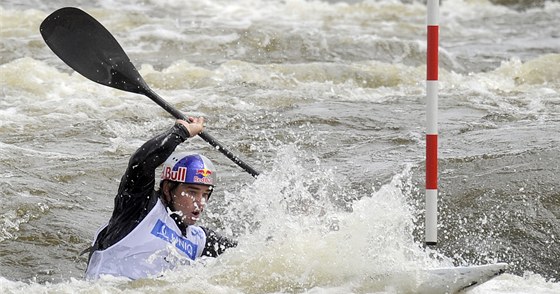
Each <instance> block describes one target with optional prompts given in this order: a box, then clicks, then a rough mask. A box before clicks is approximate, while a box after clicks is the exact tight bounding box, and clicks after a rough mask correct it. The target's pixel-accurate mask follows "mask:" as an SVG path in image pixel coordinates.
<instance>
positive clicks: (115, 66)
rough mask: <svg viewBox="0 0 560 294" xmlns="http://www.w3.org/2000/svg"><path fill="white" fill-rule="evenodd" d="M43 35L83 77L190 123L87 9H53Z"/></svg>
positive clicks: (235, 159)
mask: <svg viewBox="0 0 560 294" xmlns="http://www.w3.org/2000/svg"><path fill="white" fill-rule="evenodd" d="M41 35H42V36H43V39H44V40H45V42H46V43H47V45H48V46H49V48H51V50H52V51H53V52H54V53H55V54H56V55H57V56H58V57H60V59H62V61H64V62H65V63H66V64H67V65H69V66H70V67H71V68H73V69H74V70H75V71H77V72H79V73H80V74H81V75H83V76H84V77H86V78H88V79H90V80H92V81H94V82H97V83H100V84H102V85H105V86H109V87H113V88H117V89H120V90H124V91H127V92H133V93H138V94H143V95H145V96H147V97H148V98H150V99H152V100H153V101H154V102H155V103H157V104H158V105H159V106H161V107H162V108H163V109H165V110H166V111H167V112H169V113H170V114H171V115H173V116H174V117H175V118H177V119H182V120H185V121H189V122H190V120H189V119H188V117H186V116H185V115H183V114H182V113H181V112H180V111H179V110H177V109H176V108H174V107H173V106H172V105H170V104H169V103H167V101H165V100H163V99H162V98H161V97H160V96H159V95H158V94H156V93H155V92H154V91H153V90H152V89H150V87H149V86H148V84H146V82H145V81H144V79H143V78H142V76H140V73H139V72H138V70H136V68H135V67H134V65H133V64H132V62H130V59H129V58H128V56H127V55H126V53H125V52H124V50H123V49H122V47H121V46H120V45H119V43H118V42H117V40H116V39H115V38H114V37H113V35H111V33H110V32H109V31H108V30H107V29H106V28H105V27H103V25H102V24H100V23H99V22H98V21H97V20H95V19H94V18H93V17H92V16H90V15H89V14H87V13H85V12H84V11H82V10H80V9H78V8H74V7H65V8H61V9H59V10H57V11H55V12H53V13H52V14H51V15H49V16H48V17H47V18H45V20H44V21H43V22H42V23H41ZM198 135H199V136H200V137H201V138H202V139H204V140H205V141H206V142H208V143H210V145H212V146H214V147H215V148H216V149H218V150H219V151H220V152H222V153H223V154H224V155H225V156H227V157H228V158H229V159H231V160H232V161H233V162H235V163H236V164H237V165H239V166H240V167H241V168H243V169H244V170H245V171H247V172H248V173H249V174H251V175H252V176H253V177H257V176H258V175H259V172H257V171H256V170H255V169H253V168H252V167H251V166H249V165H248V164H246V163H245V162H243V161H242V160H241V159H239V157H237V156H235V155H234V154H233V153H232V152H231V151H229V150H228V149H227V148H225V147H224V146H223V145H222V144H220V143H219V142H218V141H216V139H214V138H213V137H212V136H210V135H209V134H207V133H206V132H202V133H200V134H198Z"/></svg>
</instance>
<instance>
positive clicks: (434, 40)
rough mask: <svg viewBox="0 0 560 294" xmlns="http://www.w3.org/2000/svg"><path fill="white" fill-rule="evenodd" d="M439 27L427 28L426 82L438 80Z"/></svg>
mask: <svg viewBox="0 0 560 294" xmlns="http://www.w3.org/2000/svg"><path fill="white" fill-rule="evenodd" d="M438 42H439V26H428V49H427V50H428V55H427V57H426V66H427V67H428V68H427V77H428V81H437V80H438V46H439V44H438Z"/></svg>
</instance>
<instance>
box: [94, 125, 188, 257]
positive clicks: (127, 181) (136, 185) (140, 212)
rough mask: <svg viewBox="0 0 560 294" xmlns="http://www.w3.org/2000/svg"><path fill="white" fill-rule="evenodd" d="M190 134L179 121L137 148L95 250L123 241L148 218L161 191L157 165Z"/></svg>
mask: <svg viewBox="0 0 560 294" xmlns="http://www.w3.org/2000/svg"><path fill="white" fill-rule="evenodd" d="M188 137H189V132H188V130H187V129H186V128H185V127H184V126H183V125H181V124H175V125H174V126H173V127H172V128H171V129H169V130H168V131H166V132H164V133H162V134H160V135H158V136H156V137H154V138H152V139H150V140H149V141H147V142H146V143H144V144H143V145H142V146H141V147H140V148H139V149H138V150H136V152H135V153H134V154H133V155H132V157H131V158H130V161H129V163H128V167H127V169H126V172H125V174H124V175H123V177H122V179H121V183H120V186H119V190H118V193H117V196H116V197H115V207H114V209H113V214H112V216H111V219H110V220H109V224H108V225H107V227H106V228H105V229H104V230H103V231H102V232H101V233H100V234H99V236H98V237H97V240H96V244H94V246H93V250H101V249H105V248H108V247H109V246H111V245H113V244H115V243H116V242H118V241H120V240H121V239H122V238H124V236H126V235H128V233H130V232H131V231H132V230H133V229H134V228H135V227H136V226H137V225H138V224H139V223H140V222H141V221H142V220H143V219H144V217H145V216H146V215H147V214H148V212H149V211H150V210H151V208H152V207H153V206H154V205H155V203H156V202H157V197H158V194H157V193H155V191H154V185H155V171H156V169H157V167H158V166H159V165H160V164H162V163H163V162H165V160H166V159H167V157H168V156H169V155H171V153H173V151H174V150H175V148H176V147H177V146H178V145H179V144H181V143H182V142H184V141H185V140H186V139H187V138H188Z"/></svg>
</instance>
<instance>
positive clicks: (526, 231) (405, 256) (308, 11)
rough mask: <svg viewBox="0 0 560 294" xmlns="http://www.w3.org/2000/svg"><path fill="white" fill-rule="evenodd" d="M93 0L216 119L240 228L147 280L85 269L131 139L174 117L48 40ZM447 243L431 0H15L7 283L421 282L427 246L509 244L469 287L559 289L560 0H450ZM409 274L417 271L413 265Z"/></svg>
mask: <svg viewBox="0 0 560 294" xmlns="http://www.w3.org/2000/svg"><path fill="white" fill-rule="evenodd" d="M68 5H73V6H78V7H80V8H82V9H84V10H86V11H87V12H88V13H90V14H91V15H93V16H94V17H95V18H96V19H98V20H99V21H100V22H101V23H103V24H104V25H105V26H106V27H107V28H108V30H109V31H111V32H112V33H113V34H114V36H115V37H116V38H117V40H119V42H120V43H121V45H122V46H123V48H124V49H125V51H126V52H127V53H128V54H129V56H130V58H131V60H132V62H133V63H134V64H135V65H136V66H137V67H138V68H139V70H140V73H141V74H142V76H143V77H144V78H145V80H146V81H147V83H148V84H149V85H150V86H151V87H152V88H153V89H154V90H155V91H156V92H157V93H159V94H160V95H161V96H162V97H164V98H165V99H166V100H167V101H169V102H170V103H171V104H173V105H175V106H176V107H177V108H178V109H180V110H182V111H183V112H184V113H186V114H188V115H196V116H198V115H201V116H204V117H206V118H207V122H208V124H207V131H208V133H210V134H211V135H213V136H214V137H216V138H217V139H218V140H220V141H221V142H222V143H223V144H224V145H225V146H228V148H230V149H232V150H233V151H234V152H235V153H236V154H238V155H240V157H241V158H243V160H244V161H245V162H247V163H249V164H250V165H251V166H253V167H255V168H256V169H258V170H260V171H261V175H260V176H259V177H258V178H257V179H253V178H252V177H251V176H250V175H249V174H247V173H245V172H244V171H243V170H242V169H240V168H238V167H237V166H236V165H234V164H233V163H232V162H230V161H229V160H228V159H227V158H225V157H224V156H223V155H222V154H221V153H219V152H217V151H216V150H213V148H212V147H211V146H209V145H208V144H207V143H206V142H204V141H203V140H201V139H200V138H196V139H193V140H191V141H190V142H189V143H186V144H183V145H182V146H180V147H179V148H180V149H181V150H195V151H198V152H202V153H204V154H205V155H207V156H208V157H210V158H211V159H212V160H214V161H215V163H216V165H217V166H218V169H219V175H218V179H219V187H218V188H217V190H216V192H215V193H214V194H213V196H212V199H211V201H210V203H209V206H208V208H207V210H206V212H205V215H204V217H203V219H202V221H201V222H202V224H204V225H206V226H209V227H212V228H215V229H216V230H218V231H220V232H222V233H223V234H225V235H228V236H231V237H234V238H236V239H237V240H238V241H239V243H240V245H239V246H238V247H237V248H235V249H232V250H230V251H229V252H228V253H226V254H225V255H223V256H221V257H220V258H218V259H210V260H205V261H203V262H200V263H197V264H195V265H193V266H191V267H186V268H182V269H180V270H177V271H174V272H170V273H168V274H167V275H165V276H164V277H163V278H159V279H147V280H140V281H134V282H129V281H125V280H122V279H117V278H115V279H103V280H100V281H96V282H87V281H84V280H83V272H84V269H85V266H86V257H85V256H80V255H79V252H80V251H82V250H83V249H84V248H86V247H87V246H88V245H89V243H90V242H91V240H92V237H93V234H94V233H95V231H96V230H97V228H98V227H99V226H100V225H102V224H103V223H104V222H105V221H107V219H108V218H109V216H110V214H111V211H112V201H113V197H114V195H115V191H116V188H117V186H118V181H119V179H120V177H121V175H122V173H123V172H124V169H125V167H126V164H127V161H128V158H129V156H130V155H131V153H132V152H134V150H135V149H136V148H137V147H138V146H140V145H141V144H142V143H143V142H144V141H145V140H147V139H149V138H150V137H151V136H153V135H155V134H157V133H158V132H160V131H162V130H164V129H166V128H168V127H169V126H170V125H171V124H172V123H173V119H171V117H170V116H169V115H168V114H167V113H166V112H165V111H163V110H162V109H160V108H159V107H158V106H157V105H155V104H154V103H153V102H152V101H151V100H150V99H148V98H146V97H144V96H141V95H135V94H131V93H126V92H122V91H119V90H115V89H111V88H107V87H104V86H102V85H99V84H96V83H93V82H91V81H89V80H87V79H85V78H83V77H82V76H80V75H79V74H77V73H75V72H73V71H72V70H71V69H69V68H68V67H67V66H66V65H65V64H63V63H62V62H61V61H60V60H59V59H58V58H57V57H56V56H55V55H54V54H53V53H52V51H50V50H49V49H48V48H47V47H46V45H45V43H44V42H43V40H42V39H41V36H40V34H39V30H38V27H39V24H40V23H41V21H42V20H43V19H44V18H45V17H46V16H47V15H48V14H50V13H51V12H53V11H54V10H56V9H58V8H61V7H63V6H68ZM440 15H441V18H440V24H441V28H440V75H439V79H440V101H439V138H440V142H439V146H440V147H439V148H440V149H439V156H440V160H439V165H440V172H439V176H440V182H439V188H440V191H439V199H440V202H439V229H438V233H439V240H438V241H439V243H438V245H437V246H436V247H433V248H424V246H423V238H424V236H423V221H424V219H423V218H424V214H423V209H424V184H423V182H424V156H425V140H424V136H425V121H426V117H425V115H426V114H425V113H426V109H425V72H426V67H425V55H426V41H425V39H426V8H425V6H424V5H423V4H422V3H418V2H410V1H407V3H403V2H399V1H346V2H344V1H330V2H325V1H303V0H285V1H272V0H271V1H265V0H239V1H228V0H220V1H209V0H204V1H187V0H164V1H155V0H144V1H125V0H102V1H61V0H53V1H38V0H18V1H15V0H3V1H2V3H1V4H0V85H1V87H2V88H1V89H2V90H1V92H0V155H1V156H0V197H1V202H0V292H2V293H60V292H67V293H70V292H78V291H80V292H83V293H147V292H154V291H163V292H166V293H174V292H189V293H350V292H353V293H372V292H373V293H376V292H381V293H414V292H416V290H417V288H415V287H416V284H415V281H414V279H413V277H411V276H406V275H403V274H402V273H404V272H410V271H414V270H419V269H422V268H428V267H438V266H450V265H475V264H487V263H495V262H507V263H509V264H510V266H509V269H508V271H507V273H506V274H504V275H502V276H500V277H497V278H495V279H493V280H491V281H489V282H487V283H485V284H483V285H481V286H478V287H475V288H473V289H471V290H469V291H468V292H469V293H558V292H560V282H559V280H560V220H559V217H560V176H559V175H560V156H559V152H560V135H559V134H560V31H559V30H558V27H559V24H560V23H559V19H560V3H559V2H551V1H544V2H542V1H535V2H530V1H511V2H508V1H501V3H498V2H495V3H491V2H487V1H484V0H471V1H467V0H445V1H443V3H442V6H441V11H440ZM399 273H401V274H400V275H399Z"/></svg>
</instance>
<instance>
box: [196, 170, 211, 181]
mask: <svg viewBox="0 0 560 294" xmlns="http://www.w3.org/2000/svg"><path fill="white" fill-rule="evenodd" d="M211 174H212V171H211V170H209V169H207V168H204V169H199V170H197V171H196V175H195V176H194V178H193V181H194V182H195V183H201V184H207V185H212V177H210V175H211Z"/></svg>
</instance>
